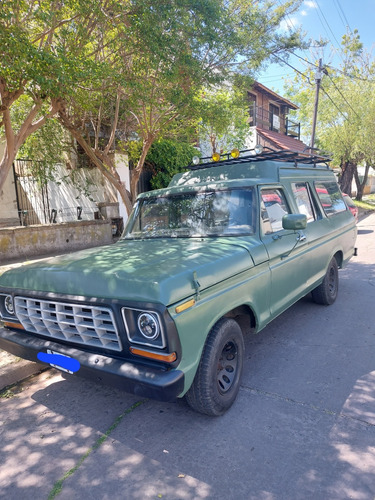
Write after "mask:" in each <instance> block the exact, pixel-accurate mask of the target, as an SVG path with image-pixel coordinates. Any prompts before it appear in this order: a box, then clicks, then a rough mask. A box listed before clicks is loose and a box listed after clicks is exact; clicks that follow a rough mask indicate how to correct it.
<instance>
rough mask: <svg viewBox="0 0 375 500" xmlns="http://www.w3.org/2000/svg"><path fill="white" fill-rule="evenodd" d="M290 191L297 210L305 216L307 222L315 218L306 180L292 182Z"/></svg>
mask: <svg viewBox="0 0 375 500" xmlns="http://www.w3.org/2000/svg"><path fill="white" fill-rule="evenodd" d="M292 191H293V195H294V199H295V200H296V203H297V208H298V212H299V213H300V214H304V215H306V217H307V222H312V221H314V220H315V219H316V216H315V211H314V208H313V205H312V203H311V197H310V191H309V187H308V184H307V183H306V182H292Z"/></svg>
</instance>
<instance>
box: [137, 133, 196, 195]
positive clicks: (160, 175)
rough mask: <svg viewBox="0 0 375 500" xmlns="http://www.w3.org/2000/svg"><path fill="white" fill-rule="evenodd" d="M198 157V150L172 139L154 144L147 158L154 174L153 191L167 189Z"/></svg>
mask: <svg viewBox="0 0 375 500" xmlns="http://www.w3.org/2000/svg"><path fill="white" fill-rule="evenodd" d="M195 155H197V150H196V148H194V147H193V146H191V145H190V144H187V143H183V142H179V141H176V140H172V139H162V140H159V141H156V142H154V144H153V145H152V146H151V148H150V151H149V153H148V155H147V157H146V162H145V163H146V165H147V169H148V170H150V171H151V172H152V174H153V175H152V179H151V186H152V188H153V189H159V188H164V187H167V186H168V184H169V182H170V180H171V179H172V177H173V176H174V175H175V174H178V173H180V172H184V171H185V169H184V167H186V166H187V165H189V164H190V163H191V161H192V159H193V156H195Z"/></svg>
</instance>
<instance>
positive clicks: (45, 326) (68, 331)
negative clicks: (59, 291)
mask: <svg viewBox="0 0 375 500" xmlns="http://www.w3.org/2000/svg"><path fill="white" fill-rule="evenodd" d="M14 302H15V310H16V315H17V317H18V319H19V321H20V323H21V324H22V326H23V327H24V328H25V330H27V331H29V332H33V333H37V334H39V335H44V336H46V337H51V338H53V339H61V340H66V341H69V342H72V343H74V344H84V345H86V346H92V347H101V348H104V349H111V350H113V351H120V350H121V342H120V338H119V335H118V332H117V329H116V325H115V321H114V317H113V312H112V311H111V309H108V308H106V307H101V306H95V307H93V306H91V305H87V304H84V305H83V304H69V303H66V302H53V301H49V300H41V299H35V298H30V297H15V300H14Z"/></svg>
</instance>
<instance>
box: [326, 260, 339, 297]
mask: <svg viewBox="0 0 375 500" xmlns="http://www.w3.org/2000/svg"><path fill="white" fill-rule="evenodd" d="M336 289H337V280H336V272H335V270H334V268H333V267H331V269H330V271H329V278H328V290H329V293H330V295H331V297H334V296H335V294H336Z"/></svg>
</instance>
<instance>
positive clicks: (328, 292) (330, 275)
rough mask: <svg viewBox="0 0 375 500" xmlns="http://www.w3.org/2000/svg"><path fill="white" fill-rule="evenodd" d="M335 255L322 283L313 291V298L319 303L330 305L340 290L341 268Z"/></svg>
mask: <svg viewBox="0 0 375 500" xmlns="http://www.w3.org/2000/svg"><path fill="white" fill-rule="evenodd" d="M338 269H339V268H338V265H337V260H336V259H335V257H333V259H332V260H331V262H330V263H329V266H328V269H327V272H326V275H325V276H324V280H323V281H322V283H321V284H320V285H319V286H318V287H316V288H315V289H314V290H313V291H312V298H313V300H314V302H316V303H317V304H322V305H325V306H330V305H331V304H333V303H334V302H335V300H336V297H337V294H338V290H339V270H338Z"/></svg>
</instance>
